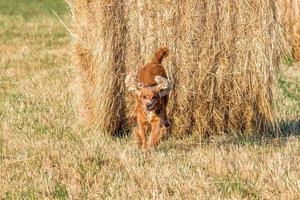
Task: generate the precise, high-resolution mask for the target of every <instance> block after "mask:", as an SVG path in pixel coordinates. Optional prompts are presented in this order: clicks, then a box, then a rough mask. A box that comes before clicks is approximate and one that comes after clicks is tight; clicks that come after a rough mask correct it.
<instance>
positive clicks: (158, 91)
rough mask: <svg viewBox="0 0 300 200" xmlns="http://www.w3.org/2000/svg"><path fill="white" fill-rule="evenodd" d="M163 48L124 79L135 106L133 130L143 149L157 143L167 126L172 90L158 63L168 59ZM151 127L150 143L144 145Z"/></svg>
mask: <svg viewBox="0 0 300 200" xmlns="http://www.w3.org/2000/svg"><path fill="white" fill-rule="evenodd" d="M168 53H169V51H168V49H167V48H166V47H163V48H160V49H158V50H157V51H156V52H155V55H154V57H153V59H152V61H151V62H150V63H148V64H146V65H145V66H144V67H142V68H141V69H140V70H138V72H137V73H131V74H129V75H127V77H126V80H125V82H126V86H127V87H128V89H129V91H131V92H134V94H135V97H136V105H135V109H134V113H135V116H136V119H137V124H138V129H136V130H135V132H136V135H137V138H138V142H139V144H140V145H141V146H142V147H143V148H144V149H147V148H148V146H150V147H153V146H156V145H157V144H158V143H159V140H160V138H161V127H162V126H165V127H168V126H169V125H170V123H169V121H168V119H167V110H166V108H167V104H168V95H169V93H170V91H171V90H172V84H171V82H170V81H169V80H168V78H167V74H166V71H165V70H164V68H163V66H162V65H161V62H162V60H163V58H165V57H166V56H168ZM149 125H150V126H151V139H150V144H149V145H148V143H147V130H148V126H149Z"/></svg>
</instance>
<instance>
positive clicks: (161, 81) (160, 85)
mask: <svg viewBox="0 0 300 200" xmlns="http://www.w3.org/2000/svg"><path fill="white" fill-rule="evenodd" d="M154 80H155V82H156V83H157V89H158V90H159V96H160V97H163V96H166V95H168V94H169V93H170V92H171V90H172V89H173V84H172V83H171V81H169V80H168V79H167V78H164V77H162V76H156V77H155V79H154Z"/></svg>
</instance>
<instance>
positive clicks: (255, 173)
mask: <svg viewBox="0 0 300 200" xmlns="http://www.w3.org/2000/svg"><path fill="white" fill-rule="evenodd" d="M51 9H54V10H56V11H57V13H58V14H59V15H60V16H61V17H62V18H63V19H64V21H65V23H66V24H70V18H69V17H68V15H67V14H66V12H67V8H66V6H65V4H64V3H63V1H62V0H61V1H59V0H44V1H38V0H27V1H25V0H24V1H21V0H2V1H0V55H1V57H0V167H1V170H0V185H1V187H0V198H1V199H2V198H3V199H126V198H127V199H196V198H199V199H274V198H275V199H299V197H300V196H299V191H300V187H299V180H300V166H299V162H300V138H299V134H300V133H299V132H300V131H299V129H300V128H298V127H300V126H299V123H300V122H299V113H300V104H299V102H300V101H299V85H300V83H299V74H300V70H299V69H300V68H299V66H295V65H294V66H282V68H281V71H280V73H279V74H278V88H277V91H278V94H277V95H276V98H277V104H278V105H277V109H278V112H279V114H280V117H281V121H282V123H284V125H282V127H283V132H284V133H289V134H283V135H282V137H278V138H277V137H260V136H257V135H256V136H242V135H239V134H236V135H235V136H234V135H233V136H226V135H224V136H215V137H214V138H211V139H203V138H199V137H197V136H191V137H186V138H183V139H175V138H172V137H170V138H168V139H166V140H164V141H163V142H162V144H161V145H160V146H159V147H158V148H157V149H156V150H155V151H152V152H149V153H147V154H144V153H143V152H142V151H141V150H140V149H139V148H138V147H137V145H136V143H135V140H134V139H133V138H132V137H131V136H127V137H123V138H114V137H105V136H102V135H101V134H100V133H99V132H97V131H94V130H90V131H88V130H83V129H82V128H80V127H78V126H77V125H76V120H75V119H76V113H75V112H74V110H73V107H72V98H73V95H72V90H71V86H72V81H73V80H74V69H73V67H72V66H71V63H72V60H71V55H70V53H71V51H72V50H71V45H70V39H69V36H68V33H67V31H66V30H65V29H64V27H63V26H62V25H61V24H60V22H59V21H58V20H57V19H56V17H54V16H53V14H52V11H51Z"/></svg>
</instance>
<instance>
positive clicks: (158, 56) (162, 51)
mask: <svg viewBox="0 0 300 200" xmlns="http://www.w3.org/2000/svg"><path fill="white" fill-rule="evenodd" d="M168 55H169V49H168V48H167V47H161V48H159V49H157V50H156V52H155V55H154V58H153V59H152V63H153V64H161V62H162V60H163V59H164V58H165V57H167V56H168Z"/></svg>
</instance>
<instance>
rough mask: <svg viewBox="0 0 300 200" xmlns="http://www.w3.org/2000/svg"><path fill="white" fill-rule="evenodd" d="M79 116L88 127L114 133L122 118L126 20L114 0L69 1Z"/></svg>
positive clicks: (123, 108) (121, 7)
mask: <svg viewBox="0 0 300 200" xmlns="http://www.w3.org/2000/svg"><path fill="white" fill-rule="evenodd" d="M67 2H68V3H69V5H70V8H71V12H72V17H73V22H74V24H73V46H74V60H75V66H76V67H77V77H78V78H77V79H76V83H75V84H76V85H77V87H76V88H78V90H76V91H75V94H76V99H77V101H76V102H77V108H79V109H78V112H79V114H78V116H79V118H80V119H83V120H82V123H84V124H85V125H87V126H88V127H98V128H100V129H101V130H102V131H104V132H109V133H116V132H118V131H119V130H120V129H122V126H123V122H124V116H125V101H124V82H123V80H122V74H124V72H125V55H126V53H125V50H126V49H125V48H126V41H127V40H126V33H127V31H126V19H125V18H124V17H125V14H124V12H125V10H124V7H123V6H122V5H121V4H120V1H114V0H97V1H92V0H70V1H67Z"/></svg>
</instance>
